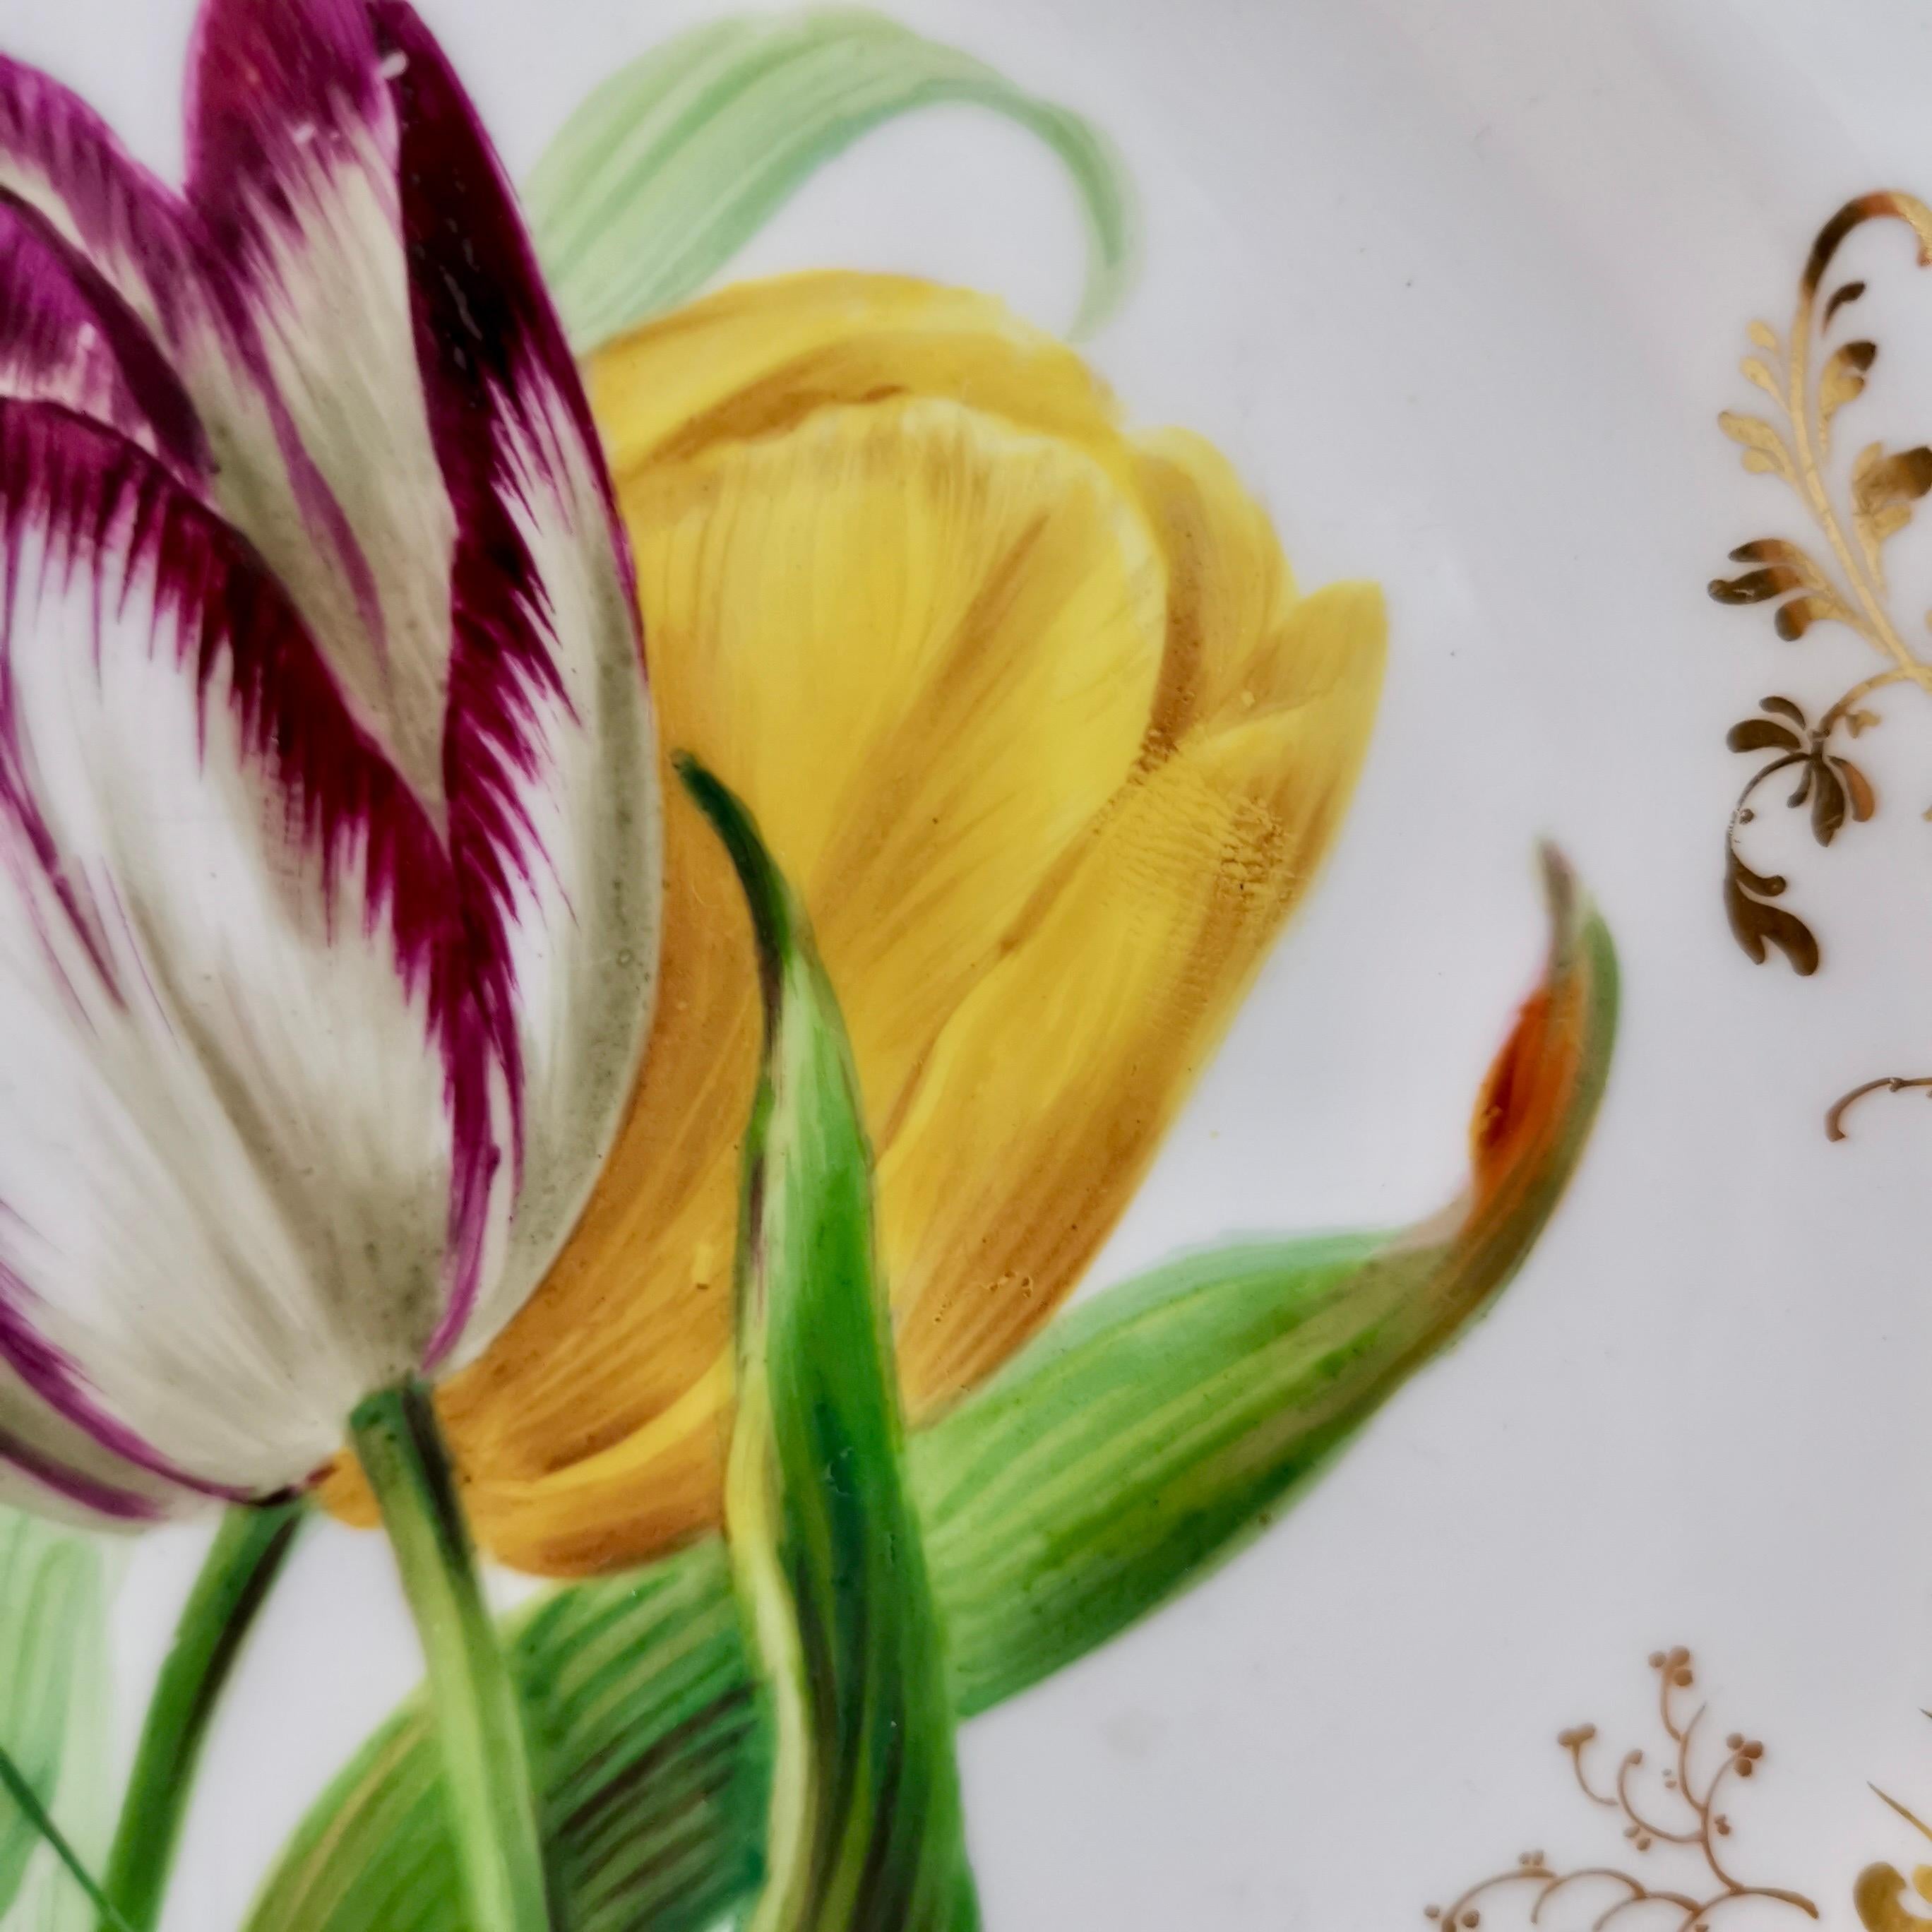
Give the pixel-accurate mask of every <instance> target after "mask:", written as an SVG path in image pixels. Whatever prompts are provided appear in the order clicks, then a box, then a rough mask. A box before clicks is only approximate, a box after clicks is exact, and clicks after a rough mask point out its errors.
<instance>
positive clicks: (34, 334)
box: [0, 187, 212, 478]
mask: <svg viewBox="0 0 1932 1932" xmlns="http://www.w3.org/2000/svg"><path fill="white" fill-rule="evenodd" d="M90 335H91V338H92V347H91V348H90V347H89V338H90ZM83 358H86V360H87V362H89V364H90V365H92V366H91V367H90V368H89V369H88V370H87V371H86V376H85V378H84V381H83V387H84V388H85V389H86V390H88V391H89V392H92V393H91V394H89V395H88V396H87V397H86V399H85V400H83V401H80V408H81V410H82V411H83V413H84V414H86V415H89V416H97V417H98V418H99V419H100V420H101V421H102V422H105V423H106V424H107V425H109V426H110V428H113V429H115V430H118V431H120V432H121V434H123V435H124V436H135V437H139V438H141V439H142V440H145V442H146V443H148V445H149V446H151V448H152V449H154V451H155V452H156V453H157V455H160V457H162V458H163V459H164V460H166V462H167V463H169V465H170V466H172V468H173V469H175V470H176V471H177V472H179V473H181V475H184V476H187V477H191V478H200V477H202V476H204V475H206V473H207V472H208V469H209V468H210V466H211V462H212V459H211V456H210V455H209V452H208V439H207V437H205V435H204V434H203V433H202V427H201V422H200V419H199V418H198V417H197V416H196V414H195V412H194V405H193V404H192V403H191V402H190V401H189V400H188V395H187V390H186V389H184V388H183V387H182V386H181V379H180V378H179V377H178V376H176V375H175V372H174V371H173V369H172V368H171V367H170V366H169V363H168V361H167V359H166V356H163V354H162V353H161V350H160V345H159V344H157V342H156V341H155V340H154V338H153V336H151V335H150V334H149V333H148V328H147V325H146V324H145V323H143V322H142V320H141V318H140V317H139V316H138V315H136V314H135V312H134V311H133V309H132V308H130V306H129V305H128V304H127V302H125V301H124V300H123V299H121V296H120V295H119V294H118V293H117V292H116V291H115V288H114V287H113V284H111V283H110V282H109V281H108V280H107V278H106V277H105V276H104V275H102V274H101V272H100V271H99V270H98V269H96V268H95V266H94V265H93V264H92V263H90V262H89V260H87V259H86V257H85V256H83V254H80V251H78V250H77V249H76V248H74V246H73V245H71V243H70V242H68V240H67V239H66V238H65V236H62V234H61V233H60V232H59V230H58V229H56V228H55V226H54V225H53V223H52V222H51V221H50V220H48V218H47V217H46V215H45V214H43V213H42V212H41V211H40V209H38V208H35V207H34V205H32V204H31V202H27V201H26V200H24V199H22V198H21V196H19V195H17V194H16V193H13V192H12V191H11V190H10V189H7V188H4V187H0V370H5V371H7V373H8V375H9V377H10V380H11V382H12V383H14V384H16V385H19V384H24V385H26V392H27V393H28V394H29V395H32V394H34V393H37V392H38V391H37V387H36V386H37V385H39V384H41V383H57V382H58V380H60V379H61V378H62V377H65V376H68V375H70V374H71V373H72V372H73V371H74V367H75V365H76V364H77V362H80V360H81V359H83ZM59 399H60V400H63V401H66V400H71V399H70V398H65V397H63V398H59Z"/></svg>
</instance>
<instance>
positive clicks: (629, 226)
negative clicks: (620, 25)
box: [523, 9, 1133, 352]
mask: <svg viewBox="0 0 1932 1932" xmlns="http://www.w3.org/2000/svg"><path fill="white" fill-rule="evenodd" d="M941 102H963V103H967V104H972V105H975V106H979V107H987V108H990V109H992V110H993V111H994V112H995V113H998V114H1003V115H1006V116H1007V118H1009V119H1011V120H1013V121H1017V122H1019V124H1020V125H1021V126H1022V127H1026V128H1028V129H1029V130H1031V132H1033V133H1035V134H1037V136H1039V137H1040V139H1041V140H1043V141H1044V142H1046V145H1048V146H1049V148H1052V150H1053V151H1054V152H1055V154H1057V155H1058V156H1059V157H1060V159H1061V161H1063V162H1064V163H1065V165H1066V166H1067V170H1068V172H1069V173H1070V175H1072V176H1073V182H1074V185H1075V187H1076V188H1077V189H1078V190H1079V195H1080V199H1081V205H1082V208H1083V209H1084V211H1085V214H1086V217H1087V229H1088V281H1087V293H1086V296H1085V301H1084V302H1083V305H1082V309H1081V313H1080V317H1079V321H1078V322H1077V323H1076V325H1075V332H1076V334H1078V333H1079V332H1082V330H1085V329H1093V328H1096V327H1097V326H1099V325H1100V323H1102V322H1103V321H1104V320H1106V317H1108V315H1109V314H1111V313H1112V311H1113V309H1114V308H1115V305H1116V304H1117V303H1118V302H1119V300H1120V299H1121V296H1122V294H1123V293H1124V292H1125V290H1126V287H1127V282H1128V281H1129V279H1130V272H1131V263H1132V257H1133V214H1132V208H1131V202H1130V194H1129V190H1128V188H1127V182H1126V178H1125V176H1124V173H1123V172H1122V169H1121V163H1120V161H1119V160H1118V157H1116V155H1115V153H1114V151H1113V149H1112V148H1111V147H1110V146H1109V145H1108V143H1107V142H1106V140H1105V139H1103V137H1102V136H1100V133H1098V132H1097V130H1095V129H1094V127H1092V126H1091V124H1089V123H1088V122H1087V121H1084V120H1082V118H1080V116H1079V115H1076V114H1074V113H1070V111H1069V110H1067V109H1065V108H1064V107H1055V105H1053V104H1052V103H1051V102H1049V101H1042V100H1040V99H1038V98H1036V97H1035V96H1034V95H1030V94H1028V93H1025V92H1023V91H1022V89H1019V88H1017V87H1016V86H1013V83H1011V82H1010V81H1008V80H1005V79H1004V78H1003V77H1001V75H999V74H997V73H996V72H995V71H994V70H993V69H992V68H989V67H988V66H987V65H985V63H984V62H980V61H977V60H975V59H974V58H972V56H971V55H968V54H965V53H962V52H960V51H959V49H957V48H956V47H948V46H941V44H940V43H938V42H937V41H935V40H927V39H926V38H925V37H923V36H922V35H921V34H916V33H914V32H913V31H912V30H911V29H910V28H907V27H902V26H899V25H898V23H896V22H895V21H892V20H887V19H886V18H885V17H884V16H883V15H882V14H878V13H867V12H863V11H860V10H847V9H838V10H828V11H825V12H808V13H792V14H781V15H778V16H776V17H769V18H750V19H742V20H721V21H717V22H715V23H712V24H710V25H709V26H702V27H699V28H694V29H693V30H692V31H690V32H688V33H685V34H679V35H678V36H677V37H676V38H675V39H673V40H667V41H666V42H665V43H664V44H663V45H662V46H658V47H655V48H654V49H652V51H651V52H649V53H647V54H646V55H643V58H640V59H639V60H637V61H634V62H632V63H631V65H629V66H628V67H626V68H623V69H622V71H620V72H619V73H618V74H615V75H613V77H611V78H610V80H607V81H606V82H604V83H603V85H602V86H600V87H598V89H596V90H595V92H593V93H592V94H591V95H589V98H587V99H586V101H584V102H583V104H582V106H580V107H579V108H578V109H577V110H576V112H575V113H574V114H573V115H571V118H570V119H569V120H568V121H567V122H566V123H565V125H564V127H563V129H562V131H561V132H560V133H559V134H558V136H556V139H555V140H554V141H553V142H552V143H551V144H550V148H549V149H548V150H547V152H546V153H545V154H544V157H543V158H542V159H541V160H540V161H538V163H537V166H536V167H535V170H534V171H533V172H532V175H531V176H530V178H529V184H528V185H527V187H526V188H525V190H524V194H523V200H524V205H525V208H526V211H527V213H528V214H529V221H530V226H531V229H532V233H533V234H534V235H535V238H536V245H537V252H538V256H539V257H540V258H541V261H542V263H543V268H544V275H545V276H546V277H547V279H548V281H549V283H550V290H551V293H553V295H554V296H555V297H556V302H557V305H558V307H559V309H560V310H561V311H562V315H563V318H564V323H565V327H566V328H567V329H568V331H569V333H570V338H571V342H572V343H573V344H574V346H575V347H577V350H579V351H580V352H588V351H589V350H592V349H594V348H595V347H597V346H598V344H601V343H604V342H607V341H610V339H611V338H612V337H613V336H616V335H621V334H622V333H623V332H625V330H627V329H634V328H635V327H636V326H637V324H638V323H640V322H643V321H644V320H646V319H647V318H648V317H651V316H653V315H655V314H658V313H660V312H661V311H663V310H664V309H667V308H672V307H673V306H675V305H676V304H677V303H679V302H683V301H685V300H686V299H688V297H690V296H693V295H694V294H696V293H697V291H698V290H700V288H702V287H703V286H704V285H705V284H706V283H707V282H708V281H710V279H711V278H712V276H714V275H716V274H717V273H718V272H719V270H721V269H722V268H724V266H725V264H726V263H727V262H729V261H730V260H731V258H732V257H733V255H735V254H736V253H737V252H738V251H739V249H740V248H742V247H743V246H744V245H745V243H746V242H748V241H749V240H750V239H751V237H752V236H754V234H756V233H757V231H758V229H760V227H762V226H763V224H764V223H765V222H766V220H769V218H770V217H771V216H772V214H775V212H776V211H777V210H778V208H781V207H782V206H783V205H784V203H785V202H787V200H789V199H790V197H791V196H792V195H793V193H796V191H797V190H798V189H799V187H802V185H803V184H804V183H805V181H807V180H808V179H809V178H810V177H811V175H814V173H816V172H817V170H818V169H820V167H821V166H823V164H824V163H826V161H828V160H831V159H832V158H833V157H835V155H838V154H842V153H844V151H845V150H846V149H847V148H849V147H850V145H852V144H853V142H855V141H856V140H857V139H858V138H859V136H861V135H862V134H864V133H866V132H868V130H870V129H871V128H874V127H877V126H879V125H880V123H882V122H883V121H889V120H891V119H892V118H895V116H897V115H901V114H905V113H910V112H911V111H912V110H913V109H915V108H919V107H932V106H934V105H935V104H938V103H941Z"/></svg>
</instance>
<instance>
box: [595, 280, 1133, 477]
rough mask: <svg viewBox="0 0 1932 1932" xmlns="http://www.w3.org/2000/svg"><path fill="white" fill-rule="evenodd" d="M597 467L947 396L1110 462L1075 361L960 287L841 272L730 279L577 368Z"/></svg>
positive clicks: (1099, 394) (1105, 421) (617, 470)
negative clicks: (829, 413) (852, 410)
mask: <svg viewBox="0 0 1932 1932" xmlns="http://www.w3.org/2000/svg"><path fill="white" fill-rule="evenodd" d="M588 374H589V387H590V400H591V404H592V408H593V410H595V413H596V416H597V422H598V428H599V429H600V430H601V431H602V433H603V436H604V447H605V451H606V453H607V456H608V458H609V460H610V468H611V472H612V474H613V475H615V476H616V478H617V479H618V481H619V483H620V484H621V483H622V482H625V481H628V480H629V479H630V478H632V477H634V476H635V475H637V472H639V471H640V470H641V469H643V468H644V467H645V466H646V464H648V463H669V462H675V461H679V460H683V459H685V458H688V457H689V456H691V455H694V454H695V453H697V452H699V451H700V450H703V449H707V448H709V447H711V446H713V445H715V444H717V443H728V442H733V441H744V440H748V439H750V438H751V437H761V436H769V435H772V434H775V432H778V431H781V430H784V429H786V428H790V427H792V426H793V425H796V423H798V422H801V421H802V419H804V418H805V416H808V415H810V414H811V413H812V412H813V411H814V410H820V409H823V408H825V407H828V406H829V405H834V404H840V403H859V402H871V401H881V400H883V399H885V398H889V397H893V396H937V397H950V398H955V399H956V400H957V401H960V402H962V403H965V404H970V405H971V407H972V408H973V409H974V410H975V411H976V412H977V413H979V414H980V415H982V416H999V417H1002V418H1004V419H1006V420H1007V421H1008V422H1012V423H1013V424H1015V425H1017V426H1018V427H1019V428H1025V429H1031V430H1035V431H1039V432H1040V434H1043V435H1049V436H1052V437H1056V438H1058V439H1059V440H1062V441H1065V442H1069V443H1074V444H1076V445H1077V446H1080V447H1082V448H1084V449H1086V450H1087V451H1088V454H1089V455H1098V456H1102V457H1104V458H1118V457H1121V456H1123V455H1124V452H1123V451H1122V450H1121V448H1120V445H1119V441H1118V436H1117V435H1116V434H1115V429H1114V422H1115V410H1114V405H1113V402H1112V398H1110V397H1109V395H1108V393H1107V392H1106V389H1105V388H1104V386H1103V385H1102V384H1101V383H1100V382H1099V380H1097V378H1096V377H1094V374H1092V372H1091V371H1090V370H1088V368H1087V366H1086V365H1085V363H1084V362H1082V361H1081V360H1080V359H1079V356H1076V355H1075V354H1074V353H1073V351H1072V350H1070V349H1068V348H1067V347H1065V345H1064V344H1061V343H1059V342H1056V341H1055V340H1054V339H1053V338H1052V337H1051V336H1050V335H1043V334H1042V333H1041V332H1040V331H1039V330H1037V329H1031V328H1029V327H1028V326H1027V325H1026V324H1025V323H1022V322H1021V321H1020V320H1019V319H1018V318H1017V317H1015V316H1014V315H1013V314H1012V313H1011V312H1010V311H1009V310H1008V309H1007V308H1006V306H1005V305H1004V304H1003V303H1001V302H995V301H994V300H992V299H991V298H989V297H988V296H982V295H977V294H975V293H974V292H973V291H972V290H970V289H951V288H943V287H939V286H938V285H937V284H933V283H931V282H920V281H911V280H909V279H907V278H904V277H902V276H895V275H852V274H847V273H844V272H830V273H814V274H807V275H787V276H781V277H778V278H775V279H773V280H771V281H755V282H745V283H741V284H738V285H737V286H736V287H731V288H727V289H724V290H721V291H720V292H719V293H717V294H715V295H713V296H706V298H705V299H703V301H701V302H693V303H692V304H691V305H690V306H689V307H688V308H682V309H679V310H677V311H675V312H674V313H673V314H670V315H669V316H667V317H664V318H663V320H661V321H658V322H654V323H650V324H649V325H648V326H646V327H645V328H643V329H640V330H638V331H637V333H636V334H635V335H631V336H629V337H627V338H625V340H624V341H622V342H620V343H618V344H616V345H614V346H613V347H611V348H610V349H608V350H604V352H603V353H601V354H600V355H598V356H597V357H595V359H593V360H592V362H591V363H590V365H589V371H588Z"/></svg>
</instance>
